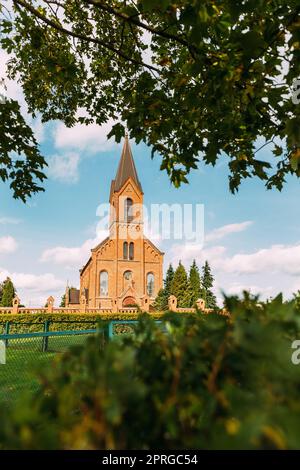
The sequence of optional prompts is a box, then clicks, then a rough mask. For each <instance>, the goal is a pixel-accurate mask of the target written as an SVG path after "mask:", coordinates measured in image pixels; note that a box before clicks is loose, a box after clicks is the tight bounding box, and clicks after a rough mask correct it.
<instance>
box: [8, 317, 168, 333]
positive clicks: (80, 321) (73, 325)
mask: <svg viewBox="0 0 300 470" xmlns="http://www.w3.org/2000/svg"><path fill="white" fill-rule="evenodd" d="M150 315H151V318H154V319H160V318H161V317H162V316H163V312H153V313H151V314H150ZM139 316H140V313H139V312H137V313H127V314H126V313H105V314H86V313H82V314H73V313H68V314H60V313H53V314H49V313H37V314H35V313H32V314H25V315H23V314H17V315H13V314H8V315H0V334H1V333H2V332H4V329H5V325H6V323H7V322H8V321H9V322H10V333H25V332H34V331H36V332H38V331H43V329H44V323H45V321H49V329H50V331H63V330H85V329H89V328H95V326H96V325H97V323H98V322H99V321H101V320H108V321H110V320H137V319H138V318H139Z"/></svg>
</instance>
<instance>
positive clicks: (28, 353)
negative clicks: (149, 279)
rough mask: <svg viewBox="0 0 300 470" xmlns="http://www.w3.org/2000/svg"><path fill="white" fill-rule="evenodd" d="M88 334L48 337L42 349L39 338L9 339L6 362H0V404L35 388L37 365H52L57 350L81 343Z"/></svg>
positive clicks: (36, 386) (61, 350)
mask: <svg viewBox="0 0 300 470" xmlns="http://www.w3.org/2000/svg"><path fill="white" fill-rule="evenodd" d="M87 336H88V335H76V336H62V337H61V336H60V337H50V338H49V343H48V350H47V352H42V338H30V339H16V340H10V342H9V345H8V347H7V349H6V364H3V365H0V405H1V404H4V403H9V402H11V401H12V400H14V401H15V400H17V399H18V398H19V397H20V395H22V393H24V392H28V391H29V392H33V391H36V390H38V387H39V384H38V380H37V378H36V370H37V368H38V369H40V368H46V367H51V364H52V361H53V359H54V357H55V356H56V355H57V354H59V353H62V352H63V351H65V350H66V349H68V348H69V347H70V346H73V345H80V344H83V343H84V342H85V340H86V338H87Z"/></svg>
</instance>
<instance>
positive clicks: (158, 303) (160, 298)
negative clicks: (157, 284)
mask: <svg viewBox="0 0 300 470" xmlns="http://www.w3.org/2000/svg"><path fill="white" fill-rule="evenodd" d="M154 308H155V310H157V311H159V312H164V311H165V310H167V309H168V304H166V294H165V289H160V290H159V291H158V294H157V297H156V299H155V302H154Z"/></svg>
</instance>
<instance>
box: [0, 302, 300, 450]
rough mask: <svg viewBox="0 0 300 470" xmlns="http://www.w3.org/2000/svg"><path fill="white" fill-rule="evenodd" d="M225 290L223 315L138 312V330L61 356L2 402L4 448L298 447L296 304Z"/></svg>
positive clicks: (299, 324)
mask: <svg viewBox="0 0 300 470" xmlns="http://www.w3.org/2000/svg"><path fill="white" fill-rule="evenodd" d="M225 301H226V307H227V309H228V310H229V311H230V312H231V313H232V316H231V318H230V319H228V318H226V317H222V316H219V315H215V314H211V315H202V314H194V315H174V314H172V315H171V314H169V315H166V316H165V317H164V320H163V321H164V328H163V329H162V328H161V327H159V326H157V325H155V324H154V322H153V320H152V319H151V317H150V316H149V315H142V316H141V317H140V318H139V322H138V325H137V326H136V327H135V334H134V335H125V336H123V337H119V338H118V339H117V340H113V341H111V342H110V343H108V344H107V345H106V347H105V348H104V349H102V350H101V348H100V341H99V340H98V339H97V338H96V337H94V338H90V339H89V340H88V342H87V344H86V345H85V346H80V347H74V348H73V349H72V350H70V351H69V352H67V353H65V354H64V355H63V356H59V357H57V358H56V359H55V367H52V368H50V370H42V371H40V372H39V379H40V382H41V390H40V391H39V392H38V393H37V394H35V395H34V396H32V397H31V398H27V399H24V400H22V402H20V403H19V404H17V405H16V407H15V409H13V410H9V412H7V411H4V410H3V409H2V408H1V407H0V422H1V427H0V448H3V449H7V448H14V449H53V448H58V449H70V448H71V449H155V448H156V449H158V448H161V449H176V448H179V449H220V448H221V449H295V448H299V447H300V405H299V390H300V374H299V368H298V367H297V366H295V365H293V364H292V362H291V354H292V352H293V351H292V349H291V343H292V341H294V340H295V339H300V317H299V312H298V311H296V309H295V306H294V304H293V303H287V304H283V303H282V299H281V297H278V298H276V299H275V300H273V301H272V302H269V303H266V304H262V303H260V304H258V302H257V299H256V298H250V297H249V295H248V294H245V296H244V299H243V300H242V301H241V300H238V299H237V298H236V297H231V298H227V299H225ZM299 367H300V366H299Z"/></svg>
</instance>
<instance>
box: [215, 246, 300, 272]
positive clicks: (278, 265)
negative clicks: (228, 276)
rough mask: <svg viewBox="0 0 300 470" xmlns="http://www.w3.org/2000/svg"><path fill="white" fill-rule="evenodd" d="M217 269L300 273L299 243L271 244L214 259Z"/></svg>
mask: <svg viewBox="0 0 300 470" xmlns="http://www.w3.org/2000/svg"><path fill="white" fill-rule="evenodd" d="M215 261H216V262H215V265H216V267H217V268H218V269H220V270H222V271H225V272H228V273H238V274H254V273H262V272H266V273H269V274H270V273H273V272H279V273H286V274H290V275H293V276H294V275H295V276H296V275H300V244H296V245H272V246H271V247H270V248H264V249H261V250H258V251H256V252H254V253H237V254H236V255H234V256H232V257H227V258H224V257H222V258H220V259H218V260H215Z"/></svg>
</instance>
